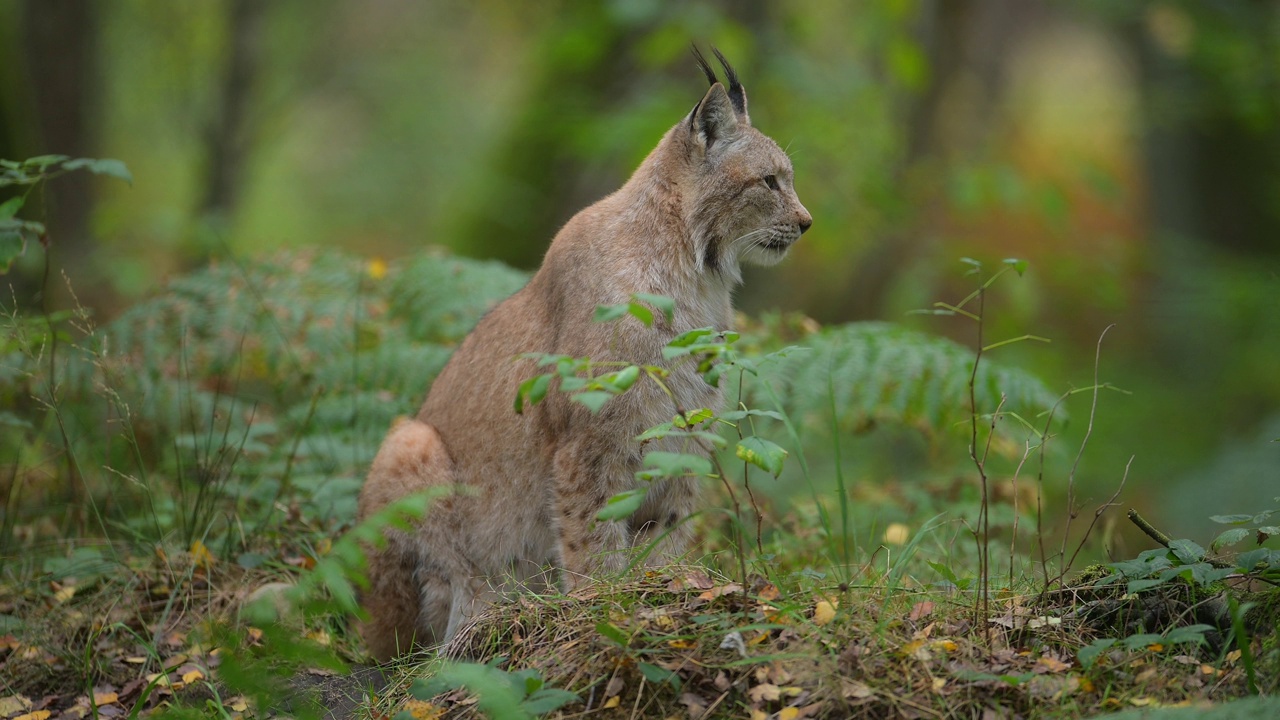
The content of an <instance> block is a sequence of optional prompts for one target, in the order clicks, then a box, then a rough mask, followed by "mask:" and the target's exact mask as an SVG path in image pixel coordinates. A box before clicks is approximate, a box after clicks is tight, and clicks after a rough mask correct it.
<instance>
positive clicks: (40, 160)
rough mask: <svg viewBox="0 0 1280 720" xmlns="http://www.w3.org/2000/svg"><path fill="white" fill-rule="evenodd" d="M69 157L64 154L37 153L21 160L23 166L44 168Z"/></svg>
mask: <svg viewBox="0 0 1280 720" xmlns="http://www.w3.org/2000/svg"><path fill="white" fill-rule="evenodd" d="M67 159H69V158H68V157H67V156H66V155H37V156H35V157H33V158H27V159H26V160H24V161H22V166H23V167H28V168H30V167H35V168H46V167H49V166H50V165H56V164H57V163H60V162H62V161H63V160H67Z"/></svg>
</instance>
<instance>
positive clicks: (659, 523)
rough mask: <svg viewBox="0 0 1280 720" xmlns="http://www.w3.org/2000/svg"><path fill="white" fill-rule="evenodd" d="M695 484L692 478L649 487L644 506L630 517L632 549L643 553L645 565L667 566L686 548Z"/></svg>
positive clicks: (695, 498) (695, 497)
mask: <svg viewBox="0 0 1280 720" xmlns="http://www.w3.org/2000/svg"><path fill="white" fill-rule="evenodd" d="M699 495H700V493H699V488H698V481H697V480H696V479H693V478H680V479H675V480H664V481H662V482H659V483H657V484H655V485H654V486H653V487H652V488H650V490H649V492H648V494H647V495H646V496H645V501H644V504H643V505H641V506H640V509H639V510H637V511H636V513H635V515H632V516H631V518H630V529H631V531H632V547H634V548H636V549H637V550H638V551H640V552H644V553H647V555H646V556H645V561H644V563H645V565H648V566H655V565H667V564H670V563H672V562H674V561H676V560H679V559H680V557H681V556H682V555H683V554H684V553H685V551H686V550H688V548H689V543H690V541H692V540H693V523H691V522H689V520H688V518H689V516H690V515H691V514H693V513H694V512H695V511H696V510H697V509H698V498H699Z"/></svg>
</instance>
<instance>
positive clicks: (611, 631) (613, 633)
mask: <svg viewBox="0 0 1280 720" xmlns="http://www.w3.org/2000/svg"><path fill="white" fill-rule="evenodd" d="M596 632H598V633H600V634H601V635H603V636H605V637H606V638H609V639H610V640H612V641H614V642H615V643H617V644H618V645H620V646H622V647H627V646H628V645H630V644H631V638H630V637H629V636H628V635H627V634H626V633H625V632H623V631H622V630H620V629H618V628H617V627H614V626H613V625H610V624H609V623H607V622H604V621H603V620H602V621H600V622H598V623H596Z"/></svg>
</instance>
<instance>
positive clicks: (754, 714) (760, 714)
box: [751, 708, 769, 720]
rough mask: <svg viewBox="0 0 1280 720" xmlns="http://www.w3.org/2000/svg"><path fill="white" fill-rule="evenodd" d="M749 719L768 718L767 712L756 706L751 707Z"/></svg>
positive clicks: (759, 719)
mask: <svg viewBox="0 0 1280 720" xmlns="http://www.w3.org/2000/svg"><path fill="white" fill-rule="evenodd" d="M751 720H769V713H767V712H765V711H763V710H759V709H757V708H751Z"/></svg>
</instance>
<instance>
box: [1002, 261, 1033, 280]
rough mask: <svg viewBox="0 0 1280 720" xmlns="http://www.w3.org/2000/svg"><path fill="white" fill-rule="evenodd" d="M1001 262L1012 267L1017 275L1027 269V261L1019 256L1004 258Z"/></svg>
mask: <svg viewBox="0 0 1280 720" xmlns="http://www.w3.org/2000/svg"><path fill="white" fill-rule="evenodd" d="M1001 262H1003V263H1004V264H1005V265H1008V266H1009V267H1011V268H1013V271H1014V272H1016V273H1018V276H1019V277H1021V276H1022V274H1023V273H1025V272H1026V271H1027V261H1026V260H1023V259H1021V258H1005V259H1004V260H1002V261H1001Z"/></svg>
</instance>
